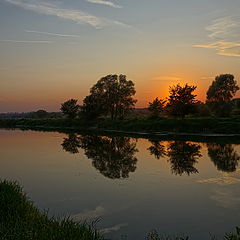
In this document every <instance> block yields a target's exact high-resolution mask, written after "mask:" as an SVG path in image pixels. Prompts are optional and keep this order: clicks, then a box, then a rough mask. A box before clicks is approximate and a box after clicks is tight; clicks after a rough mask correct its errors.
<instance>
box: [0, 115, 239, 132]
mask: <svg viewBox="0 0 240 240" xmlns="http://www.w3.org/2000/svg"><path fill="white" fill-rule="evenodd" d="M0 128H30V129H37V128H38V129H49V130H54V129H73V130H87V129H99V130H117V131H126V132H133V131H135V132H148V133H154V132H172V133H200V134H211V133H217V134H240V117H233V118H186V119H167V118H163V119H146V118H131V119H125V120H118V121H111V120H109V119H105V120H98V121H86V120H84V119H74V120H68V119H0Z"/></svg>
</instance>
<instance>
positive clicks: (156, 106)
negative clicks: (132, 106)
mask: <svg viewBox="0 0 240 240" xmlns="http://www.w3.org/2000/svg"><path fill="white" fill-rule="evenodd" d="M165 103H166V101H165V100H163V99H158V98H155V99H154V100H153V101H152V102H149V105H148V110H149V111H150V112H151V114H152V116H153V117H159V115H160V114H161V113H162V112H163V110H164V106H165Z"/></svg>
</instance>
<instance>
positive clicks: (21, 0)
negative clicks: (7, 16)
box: [4, 0, 129, 29]
mask: <svg viewBox="0 0 240 240" xmlns="http://www.w3.org/2000/svg"><path fill="white" fill-rule="evenodd" d="M4 1H5V2H7V3H10V4H13V5H16V6H19V7H21V8H24V9H26V10H31V11H34V12H36V13H39V14H44V15H50V16H56V17H59V18H62V19H66V20H70V21H73V22H75V23H80V24H88V25H91V26H93V27H94V28H97V29H98V28H102V27H104V26H108V25H114V26H116V25H117V26H122V27H129V26H128V25H127V24H124V23H121V22H119V21H113V20H110V19H106V18H100V17H97V16H94V15H91V14H89V13H87V12H84V11H81V10H75V9H64V8H61V7H60V5H59V2H55V3H49V2H46V1H43V0H38V1H37V0H4Z"/></svg>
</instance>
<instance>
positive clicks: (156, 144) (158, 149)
mask: <svg viewBox="0 0 240 240" xmlns="http://www.w3.org/2000/svg"><path fill="white" fill-rule="evenodd" d="M149 141H150V142H151V144H152V145H151V146H150V147H149V148H148V149H147V150H149V152H150V154H151V155H153V156H154V157H155V158H157V159H160V158H163V157H165V156H166V155H167V151H166V150H165V146H164V145H163V144H162V143H161V141H158V140H149Z"/></svg>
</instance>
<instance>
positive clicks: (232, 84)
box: [207, 74, 239, 103]
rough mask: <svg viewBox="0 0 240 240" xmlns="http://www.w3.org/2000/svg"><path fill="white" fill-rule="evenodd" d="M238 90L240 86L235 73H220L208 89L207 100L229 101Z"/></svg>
mask: <svg viewBox="0 0 240 240" xmlns="http://www.w3.org/2000/svg"><path fill="white" fill-rule="evenodd" d="M238 90H239V87H238V85H237V81H236V80H235V79H234V76H233V75H231V74H222V75H219V76H217V77H216V78H215V80H214V81H213V82H212V85H211V86H210V87H209V89H208V91H207V102H218V103H222V102H229V101H231V99H232V98H233V96H234V95H235V94H236V92H237V91H238Z"/></svg>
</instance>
